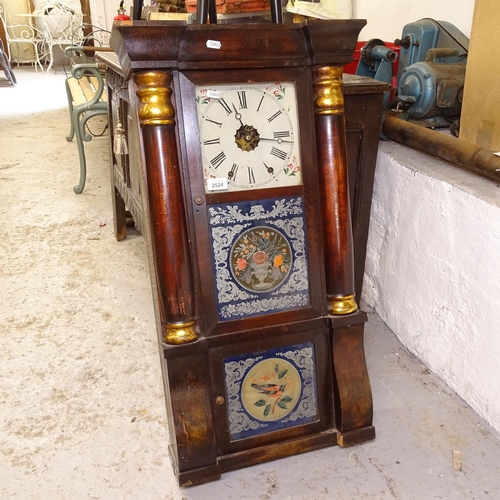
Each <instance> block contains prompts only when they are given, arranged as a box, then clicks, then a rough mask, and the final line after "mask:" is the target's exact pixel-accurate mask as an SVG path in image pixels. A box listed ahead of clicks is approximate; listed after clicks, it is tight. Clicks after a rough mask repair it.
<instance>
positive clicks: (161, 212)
mask: <svg viewBox="0 0 500 500" xmlns="http://www.w3.org/2000/svg"><path fill="white" fill-rule="evenodd" d="M134 81H135V83H136V84H137V91H136V93H137V95H138V97H139V101H140V104H139V111H138V114H139V121H140V124H141V127H142V136H143V141H144V154H145V163H146V176H147V184H148V194H149V205H150V206H149V208H150V220H151V240H152V245H153V257H154V264H155V269H156V278H157V286H158V294H159V302H160V312H161V317H162V330H163V332H162V333H163V339H164V341H165V342H166V343H167V344H173V345H178V344H185V343H188V342H193V341H195V340H197V339H198V338H199V331H198V324H197V321H196V316H195V304H194V286H193V274H192V266H191V257H190V255H191V253H190V249H189V239H188V232H187V222H186V215H185V213H186V212H185V209H184V199H183V187H182V179H181V168H180V162H179V155H178V151H177V143H176V139H175V111H174V108H173V106H172V101H171V95H172V89H171V87H170V85H171V82H172V74H171V73H170V72H167V71H150V72H143V73H136V74H135V75H134Z"/></svg>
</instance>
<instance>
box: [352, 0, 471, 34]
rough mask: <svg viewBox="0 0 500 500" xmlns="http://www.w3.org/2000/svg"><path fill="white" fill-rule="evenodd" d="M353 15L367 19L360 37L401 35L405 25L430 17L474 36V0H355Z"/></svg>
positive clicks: (353, 0)
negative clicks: (472, 28) (472, 31)
mask: <svg viewBox="0 0 500 500" xmlns="http://www.w3.org/2000/svg"><path fill="white" fill-rule="evenodd" d="M352 10H353V12H352V13H353V17H354V18H358V19H366V20H367V21H368V23H367V25H366V26H365V27H364V28H363V30H362V31H361V34H360V37H359V39H360V40H369V39H370V38H380V39H382V40H384V41H387V42H392V41H394V39H395V38H400V36H401V32H402V29H403V26H404V25H405V24H408V23H411V22H413V21H417V20H418V19H422V18H423V17H430V18H432V19H436V20H439V21H448V22H450V23H451V24H454V25H455V26H456V27H457V28H458V29H459V30H460V31H462V32H463V33H464V35H466V36H468V37H469V38H470V32H471V26H472V14H473V12H474V0H459V1H457V0H378V1H374V0H352Z"/></svg>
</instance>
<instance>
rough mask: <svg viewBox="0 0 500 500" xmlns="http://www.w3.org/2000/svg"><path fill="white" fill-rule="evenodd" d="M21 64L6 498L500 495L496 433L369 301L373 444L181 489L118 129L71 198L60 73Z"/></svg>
mask: <svg viewBox="0 0 500 500" xmlns="http://www.w3.org/2000/svg"><path fill="white" fill-rule="evenodd" d="M14 70H15V73H16V76H17V79H18V82H19V84H18V86H17V87H15V88H13V87H10V85H8V84H7V83H6V82H5V81H4V80H3V78H1V77H0V151H1V156H0V193H1V199H2V203H1V206H0V214H1V220H2V225H1V229H0V291H1V292H0V293H1V300H0V352H1V353H2V354H1V361H0V409H1V413H0V415H1V421H0V498H1V499H10V498H18V499H23V500H24V499H29V498H37V499H41V500H45V499H47V500H49V499H50V500H55V499H68V500H69V499H71V500H74V499H110V500H116V499H147V500H163V499H175V500H181V499H186V500H205V499H212V498H218V499H221V500H225V499H228V500H229V499H256V500H257V499H272V498H286V499H317V500H323V499H361V498H367V499H391V498H395V499H402V500H406V499H410V500H411V499H434V498H441V499H496V498H500V440H499V436H498V434H497V433H495V432H494V431H493V430H492V428H491V427H489V426H488V424H487V423H486V422H484V421H483V420H481V419H480V418H479V417H478V416H477V415H476V414H475V413H474V412H473V411H472V410H471V409H470V408H469V407H468V406H467V405H466V404H465V403H464V402H463V401H462V400H461V399H460V398H458V397H457V396H456V395H455V394H454V393H453V392H452V391H451V390H450V389H449V388H448V387H447V386H446V385H445V384H444V383H443V382H442V381H441V380H440V379H438V378H437V377H436V376H435V375H433V374H432V373H430V372H429V370H428V369H427V368H426V367H425V366H424V365H422V364H421V363H420V362H419V361H418V360H416V359H415V358H414V357H413V356H412V355H411V354H409V353H408V352H407V351H406V350H405V348H404V347H403V346H402V345H401V344H400V342H399V341H398V340H397V338H396V337H395V336H394V334H393V333H392V332H391V331H390V330H389V329H388V328H387V327H386V326H385V325H384V324H383V323H382V322H381V321H380V319H379V318H378V317H377V316H376V315H375V314H373V313H372V314H370V319H369V323H368V324H367V327H366V353H367V360H368V366H369V372H370V376H371V381H372V388H373V397H374V405H375V417H374V425H375V427H376V429H377V438H376V440H375V441H373V442H370V443H366V444H364V445H361V446H358V447H354V448H345V449H342V448H339V447H333V448H329V449H325V450H321V451H315V452H311V453H308V454H304V455H301V456H295V457H291V458H288V459H284V460H280V461H277V462H272V463H266V464H262V465H257V466H254V467H250V468H247V469H242V470H239V471H235V472H231V473H227V474H224V475H223V477H222V479H221V480H220V481H218V482H214V483H209V484H205V485H200V486H196V487H192V488H188V489H180V488H179V487H178V486H177V485H176V481H175V478H174V476H173V473H172V469H171V467H170V463H169V458H168V452H167V446H168V432H167V429H166V426H167V424H166V418H165V410H164V399H163V389H162V386H161V375H160V365H159V356H158V348H157V343H156V333H155V324H154V315H153V307H152V299H151V291H150V282H149V276H148V265H147V258H146V248H145V244H144V240H143V238H142V237H141V236H140V235H138V234H134V233H133V232H131V233H130V234H129V236H128V238H127V239H126V240H125V241H123V242H120V243H117V242H116V241H115V239H114V237H113V230H112V210H111V204H110V193H109V191H110V188H109V180H108V145H107V142H106V138H100V139H94V140H92V142H90V143H89V144H87V145H86V150H87V160H88V167H89V174H88V182H87V187H86V188H85V191H84V193H83V194H82V195H75V194H74V193H73V191H72V187H73V185H74V184H75V183H76V182H77V179H78V155H77V151H76V145H75V144H74V143H71V144H70V143H67V142H66V140H65V136H66V134H67V132H68V129H69V119H68V115H67V109H66V102H65V99H66V96H65V91H64V76H63V75H54V74H53V73H52V74H41V73H38V74H36V73H35V72H34V70H33V69H31V68H21V69H18V68H14ZM93 126H95V130H99V129H100V127H102V123H95V124H94V125H93ZM454 452H455V458H456V460H455V468H454V466H453V465H454V464H453V454H454Z"/></svg>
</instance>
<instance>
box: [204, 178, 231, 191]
mask: <svg viewBox="0 0 500 500" xmlns="http://www.w3.org/2000/svg"><path fill="white" fill-rule="evenodd" d="M226 190H227V178H226V177H220V178H218V179H207V191H226Z"/></svg>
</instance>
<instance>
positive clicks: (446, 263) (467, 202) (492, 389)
mask: <svg viewBox="0 0 500 500" xmlns="http://www.w3.org/2000/svg"><path fill="white" fill-rule="evenodd" d="M363 300H364V301H365V302H366V303H367V304H368V305H370V306H371V307H373V308H374V309H375V310H376V311H377V313H378V314H379V315H380V316H381V318H382V319H383V320H384V321H385V322H386V324H387V325H388V326H389V327H390V328H391V329H392V330H393V331H394V332H395V334H396V335H397V336H398V337H399V339H400V340H401V341H402V342H403V344H405V345H406V347H407V348H408V349H409V350H410V351H411V352H412V353H414V354H415V355H416V356H417V357H418V358H420V359H421V360H422V361H423V362H424V363H425V364H426V365H427V366H428V367H429V368H430V369H431V370H432V371H434V372H436V373H437V374H438V375H439V376H440V377H441V378H443V379H444V380H445V381H446V383H447V384H448V385H449V386H450V387H452V388H453V389H454V390H455V391H456V392H457V393H458V394H459V395H460V396H461V397H462V398H463V399H464V400H465V401H466V402H467V403H468V404H470V406H471V407H472V408H474V409H475V410H476V411H477V412H478V413H479V414H480V415H481V416H482V417H483V418H485V419H486V420H487V421H488V422H489V423H490V424H491V425H492V426H493V427H494V428H495V429H496V430H497V431H500V188H499V186H498V185H497V184H496V183H494V182H492V181H489V180H486V179H482V178H481V177H479V176H476V175H474V174H470V173H468V172H465V171H463V170H460V169H458V168H456V167H453V166H451V165H449V164H447V163H445V162H442V161H439V160H437V159H435V158H433V157H430V156H428V155H425V154H423V153H419V152H417V151H415V150H413V149H410V148H407V147H405V146H401V145H398V144H395V143H392V142H381V145H380V149H379V155H378V160H377V168H376V175H375V185H374V195H373V204H372V213H371V221H370V234H369V239H368V251H367V261H366V272H365V278H364V284H363Z"/></svg>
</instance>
